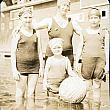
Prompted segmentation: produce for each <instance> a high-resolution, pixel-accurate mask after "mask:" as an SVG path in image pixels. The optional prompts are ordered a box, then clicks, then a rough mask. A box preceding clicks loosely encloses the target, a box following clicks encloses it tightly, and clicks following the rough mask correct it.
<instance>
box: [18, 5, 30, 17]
mask: <svg viewBox="0 0 110 110" xmlns="http://www.w3.org/2000/svg"><path fill="white" fill-rule="evenodd" d="M24 13H29V14H32V10H31V9H30V8H28V7H22V8H21V9H20V10H19V14H18V16H19V17H21V16H22V15H23V14H24Z"/></svg>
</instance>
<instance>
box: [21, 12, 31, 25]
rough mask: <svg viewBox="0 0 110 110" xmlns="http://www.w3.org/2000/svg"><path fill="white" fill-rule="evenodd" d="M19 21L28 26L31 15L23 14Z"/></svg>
mask: <svg viewBox="0 0 110 110" xmlns="http://www.w3.org/2000/svg"><path fill="white" fill-rule="evenodd" d="M21 20H22V22H23V23H24V24H30V23H32V14H31V13H28V12H27V13H23V15H22V16H21Z"/></svg>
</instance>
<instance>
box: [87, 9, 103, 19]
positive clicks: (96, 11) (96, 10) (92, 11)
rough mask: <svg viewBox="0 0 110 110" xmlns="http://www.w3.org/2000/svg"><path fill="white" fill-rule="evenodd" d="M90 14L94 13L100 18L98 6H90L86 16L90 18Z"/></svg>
mask: <svg viewBox="0 0 110 110" xmlns="http://www.w3.org/2000/svg"><path fill="white" fill-rule="evenodd" d="M91 15H96V16H98V17H99V18H101V14H100V11H99V9H98V8H96V7H92V8H91V9H90V10H89V12H88V18H90V16H91Z"/></svg>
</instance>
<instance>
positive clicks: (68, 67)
mask: <svg viewBox="0 0 110 110" xmlns="http://www.w3.org/2000/svg"><path fill="white" fill-rule="evenodd" d="M67 72H68V74H69V76H77V74H76V72H74V70H72V67H71V63H70V60H69V59H68V58H67Z"/></svg>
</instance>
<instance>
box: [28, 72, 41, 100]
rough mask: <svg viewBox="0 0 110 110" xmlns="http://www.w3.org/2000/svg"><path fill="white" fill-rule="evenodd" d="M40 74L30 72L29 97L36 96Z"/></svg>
mask: <svg viewBox="0 0 110 110" xmlns="http://www.w3.org/2000/svg"><path fill="white" fill-rule="evenodd" d="M38 76H39V74H29V75H28V84H27V98H35V97H34V95H35V89H36V84H37V81H38Z"/></svg>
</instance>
